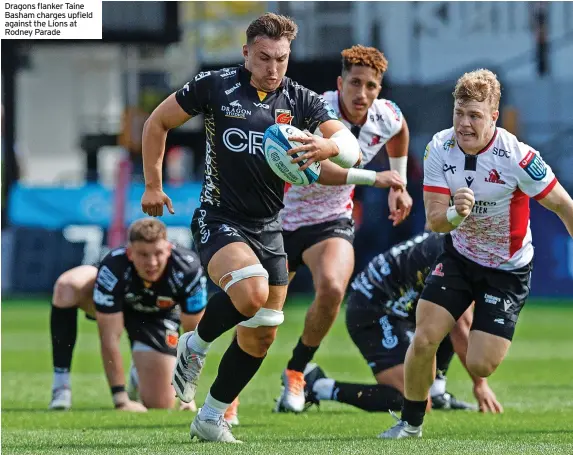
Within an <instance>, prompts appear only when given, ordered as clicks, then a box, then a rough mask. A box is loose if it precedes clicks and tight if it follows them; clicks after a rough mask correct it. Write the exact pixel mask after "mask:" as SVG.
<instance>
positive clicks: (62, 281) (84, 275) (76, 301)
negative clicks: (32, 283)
mask: <svg viewBox="0 0 573 455" xmlns="http://www.w3.org/2000/svg"><path fill="white" fill-rule="evenodd" d="M96 277H97V268H96V267H94V266H92V265H80V266H78V267H74V268H73V269H70V270H67V271H66V272H64V273H62V274H61V275H60V276H59V277H58V279H57V280H56V283H55V284H54V295H53V303H54V305H55V306H57V307H59V308H71V307H74V306H78V307H80V308H82V309H83V310H84V311H85V310H91V312H92V313H93V314H95V308H94V305H93V300H92V296H93V290H94V286H95V280H96Z"/></svg>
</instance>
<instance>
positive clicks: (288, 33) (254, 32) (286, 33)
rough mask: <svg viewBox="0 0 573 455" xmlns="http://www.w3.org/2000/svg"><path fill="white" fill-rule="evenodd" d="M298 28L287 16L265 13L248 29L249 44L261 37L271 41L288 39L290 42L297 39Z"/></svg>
mask: <svg viewBox="0 0 573 455" xmlns="http://www.w3.org/2000/svg"><path fill="white" fill-rule="evenodd" d="M297 33H298V26H297V25H296V24H295V22H294V21H293V20H292V19H291V18H290V17H287V16H281V15H280V14H274V13H265V14H263V15H262V16H261V17H258V18H257V19H255V20H254V21H253V22H251V23H250V25H249V27H248V28H247V32H246V34H247V44H252V43H253V42H254V41H255V40H256V39H257V38H258V37H259V36H266V37H268V38H271V39H275V40H278V39H281V38H283V37H284V38H286V39H288V40H289V42H290V41H292V40H294V39H295V38H296V35H297Z"/></svg>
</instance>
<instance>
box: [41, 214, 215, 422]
mask: <svg viewBox="0 0 573 455" xmlns="http://www.w3.org/2000/svg"><path fill="white" fill-rule="evenodd" d="M128 238H129V242H128V244H127V246H126V247H125V248H117V249H114V250H112V251H111V252H110V253H108V254H107V255H106V256H105V258H104V259H103V260H102V262H101V264H100V265H99V267H94V266H88V265H85V266H79V267H75V268H73V269H71V270H68V271H67V272H65V273H63V274H62V275H61V276H60V277H59V278H58V280H57V282H56V284H55V286H54V295H53V302H52V312H51V320H50V326H51V334H52V352H53V365H54V382H53V386H52V401H51V402H50V406H49V409H54V410H56V409H60V410H67V409H70V408H71V406H72V393H71V380H70V369H71V363H72V355H73V349H74V346H75V342H76V336H77V313H78V308H79V309H81V310H82V311H84V312H85V314H86V316H87V317H89V318H91V319H96V320H97V324H98V328H99V335H100V341H101V351H102V357H103V363H104V367H105V371H106V375H107V378H108V382H109V385H110V388H111V393H112V399H113V402H114V405H115V407H116V409H119V410H124V411H145V410H146V409H147V408H173V406H174V404H175V400H174V396H175V393H174V390H173V387H172V386H171V384H170V380H171V372H172V370H173V368H174V366H175V354H176V346H177V340H178V336H179V327H180V325H181V324H182V325H183V329H184V330H186V331H189V330H193V329H194V328H195V327H196V325H197V323H198V322H199V319H200V318H201V315H202V313H203V309H204V307H205V305H206V278H205V277H204V275H203V270H202V268H201V266H200V264H199V258H198V257H197V256H196V254H195V253H193V252H192V251H190V250H187V249H184V248H180V247H175V245H173V244H171V243H170V242H168V241H167V231H166V227H165V225H164V224H163V223H162V222H161V221H159V220H155V219H153V218H147V219H141V220H138V221H136V222H134V223H133V224H132V225H131V226H130V228H129V231H128ZM124 329H126V330H127V334H128V336H129V340H130V344H131V352H132V357H133V366H132V369H131V371H130V389H131V390H126V387H125V375H124V371H123V363H122V356H121V352H120V345H119V343H120V337H121V334H122V333H123V330H124ZM128 391H129V392H130V393H129V396H128ZM138 398H139V399H140V400H141V403H139V402H137V399H138ZM193 406H194V404H185V405H183V406H182V407H181V409H191V410H192V409H193Z"/></svg>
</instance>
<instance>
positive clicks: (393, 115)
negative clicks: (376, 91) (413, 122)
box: [383, 100, 404, 137]
mask: <svg viewBox="0 0 573 455" xmlns="http://www.w3.org/2000/svg"><path fill="white" fill-rule="evenodd" d="M383 112H384V114H383V115H384V123H385V124H386V125H387V126H388V137H394V136H396V134H398V133H399V132H400V131H401V130H402V122H403V121H404V115H403V114H402V111H401V110H400V108H399V107H398V105H397V104H396V103H395V102H393V101H390V100H385V101H384V109H383Z"/></svg>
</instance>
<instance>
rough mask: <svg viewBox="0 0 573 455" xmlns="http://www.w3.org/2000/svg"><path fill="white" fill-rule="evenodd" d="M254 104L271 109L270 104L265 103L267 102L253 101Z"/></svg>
mask: <svg viewBox="0 0 573 455" xmlns="http://www.w3.org/2000/svg"><path fill="white" fill-rule="evenodd" d="M253 104H254V105H255V107H261V108H263V109H270V108H271V107H270V106H269V105H268V104H265V103H255V102H254V101H253Z"/></svg>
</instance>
